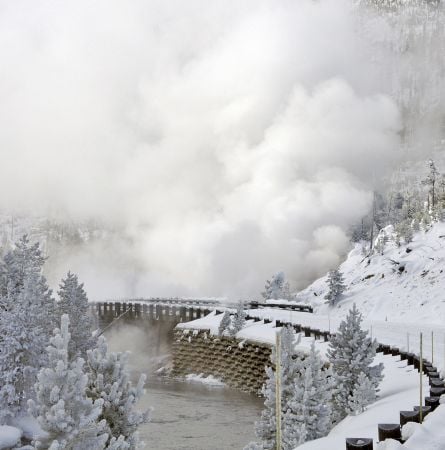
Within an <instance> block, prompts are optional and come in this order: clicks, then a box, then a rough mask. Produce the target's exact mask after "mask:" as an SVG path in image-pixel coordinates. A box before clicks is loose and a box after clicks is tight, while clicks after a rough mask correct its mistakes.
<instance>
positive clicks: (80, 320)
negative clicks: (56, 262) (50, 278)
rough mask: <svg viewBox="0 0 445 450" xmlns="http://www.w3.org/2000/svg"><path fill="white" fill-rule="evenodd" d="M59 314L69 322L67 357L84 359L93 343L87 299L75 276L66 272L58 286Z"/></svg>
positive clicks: (81, 285)
mask: <svg viewBox="0 0 445 450" xmlns="http://www.w3.org/2000/svg"><path fill="white" fill-rule="evenodd" d="M58 294H59V298H60V301H59V302H58V304H57V305H58V309H59V311H60V314H61V315H62V314H68V316H69V317H70V322H71V340H70V343H69V349H68V350H69V357H70V359H74V358H76V357H77V356H81V357H82V358H85V357H86V352H87V350H88V349H90V348H93V347H94V344H95V341H94V339H93V337H92V325H91V320H90V317H89V315H88V298H87V295H86V293H85V291H84V289H83V283H82V284H79V281H78V279H77V276H76V275H74V274H72V273H71V272H68V274H67V276H66V278H65V279H63V280H62V282H61V284H60V290H59V291H58Z"/></svg>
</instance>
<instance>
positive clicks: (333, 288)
mask: <svg viewBox="0 0 445 450" xmlns="http://www.w3.org/2000/svg"><path fill="white" fill-rule="evenodd" d="M327 282H328V293H327V294H326V295H325V299H326V300H327V302H326V303H328V304H329V305H330V306H335V305H336V304H337V303H338V302H339V300H340V298H341V295H342V294H343V292H344V291H345V289H346V286H345V284H344V278H343V274H342V273H341V272H340V270H338V269H334V270H331V271H330V272H329V274H328V280H327Z"/></svg>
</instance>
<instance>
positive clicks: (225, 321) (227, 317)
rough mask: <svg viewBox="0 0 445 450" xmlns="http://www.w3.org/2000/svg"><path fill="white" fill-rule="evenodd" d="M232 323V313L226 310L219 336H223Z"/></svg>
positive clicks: (220, 325)
mask: <svg viewBox="0 0 445 450" xmlns="http://www.w3.org/2000/svg"><path fill="white" fill-rule="evenodd" d="M230 324H231V319H230V313H229V311H224V314H223V317H222V319H221V322H220V323H219V327H218V336H222V335H223V334H224V332H225V331H226V330H228V329H229V327H230Z"/></svg>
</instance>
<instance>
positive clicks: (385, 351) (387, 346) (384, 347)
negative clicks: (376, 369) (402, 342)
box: [383, 344, 391, 355]
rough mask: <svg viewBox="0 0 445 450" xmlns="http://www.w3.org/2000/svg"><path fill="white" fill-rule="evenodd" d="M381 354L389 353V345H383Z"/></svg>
mask: <svg viewBox="0 0 445 450" xmlns="http://www.w3.org/2000/svg"><path fill="white" fill-rule="evenodd" d="M383 354H384V355H390V354H391V347H390V346H389V345H386V344H385V345H383Z"/></svg>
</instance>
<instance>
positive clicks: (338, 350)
mask: <svg viewBox="0 0 445 450" xmlns="http://www.w3.org/2000/svg"><path fill="white" fill-rule="evenodd" d="M361 322H362V315H361V314H360V312H359V311H358V309H357V307H356V305H355V304H354V306H353V307H352V309H351V310H350V311H349V314H348V316H347V317H346V319H345V320H343V321H342V322H341V324H340V327H339V329H338V332H337V333H336V335H335V336H334V337H333V338H332V339H331V342H330V345H329V349H328V352H327V355H328V358H329V360H330V362H331V366H332V369H333V372H334V378H335V384H336V388H335V391H334V396H333V419H334V422H335V423H337V422H339V421H340V420H342V419H343V418H344V417H345V416H346V415H347V414H348V412H349V411H350V407H349V401H350V397H351V396H353V395H354V390H356V389H357V386H358V385H359V377H360V374H362V373H363V374H365V376H367V377H368V378H369V379H370V380H371V382H372V384H373V386H374V390H375V391H376V390H377V387H378V385H379V383H380V381H381V380H382V378H383V376H382V370H383V365H382V364H379V365H377V366H371V363H372V361H373V359H374V357H375V354H376V349H377V341H376V340H373V341H372V340H371V339H370V338H369V337H367V334H368V332H367V331H364V330H362V329H361Z"/></svg>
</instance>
